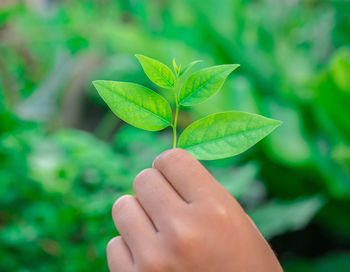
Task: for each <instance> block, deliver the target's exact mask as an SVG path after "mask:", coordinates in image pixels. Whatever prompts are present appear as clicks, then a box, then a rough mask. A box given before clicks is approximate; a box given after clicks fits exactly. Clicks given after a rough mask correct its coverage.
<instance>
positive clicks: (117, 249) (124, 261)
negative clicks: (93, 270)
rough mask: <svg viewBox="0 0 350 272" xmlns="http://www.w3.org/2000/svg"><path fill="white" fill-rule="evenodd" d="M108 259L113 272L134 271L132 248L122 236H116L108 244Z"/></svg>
mask: <svg viewBox="0 0 350 272" xmlns="http://www.w3.org/2000/svg"><path fill="white" fill-rule="evenodd" d="M107 261H108V267H109V270H110V271H111V272H133V271H134V264H133V258H132V255H131V252H130V249H129V248H128V246H127V245H126V244H125V242H124V240H123V238H122V237H121V236H118V237H114V238H113V239H112V240H110V241H109V243H108V245H107Z"/></svg>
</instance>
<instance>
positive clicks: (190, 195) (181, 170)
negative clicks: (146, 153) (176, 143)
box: [153, 148, 219, 202]
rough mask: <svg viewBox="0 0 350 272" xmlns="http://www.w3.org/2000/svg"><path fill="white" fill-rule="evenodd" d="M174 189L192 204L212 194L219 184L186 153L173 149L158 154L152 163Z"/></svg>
mask: <svg viewBox="0 0 350 272" xmlns="http://www.w3.org/2000/svg"><path fill="white" fill-rule="evenodd" d="M153 167H154V168H156V169H158V170H159V171H160V172H161V173H162V174H163V175H164V177H165V178H166V179H167V180H168V181H169V183H170V184H171V185H172V186H173V187H174V189H175V190H176V191H177V192H178V193H179V194H180V195H181V197H182V198H183V199H184V200H185V201H187V202H192V201H194V200H196V199H199V198H203V197H205V196H206V195H208V194H210V193H211V194H212V193H213V190H216V189H218V185H219V183H218V182H217V181H216V180H215V179H214V177H213V176H212V175H211V174H210V173H209V172H208V171H207V169H205V168H204V166H203V165H202V164H201V163H200V162H199V161H197V160H196V159H195V158H194V157H193V156H192V155H191V154H190V153H188V152H187V151H185V150H183V149H180V148H175V149H170V150H167V151H165V152H163V153H162V154H160V155H159V156H158V157H157V158H156V159H155V160H154V162H153Z"/></svg>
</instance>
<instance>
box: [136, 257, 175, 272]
mask: <svg viewBox="0 0 350 272" xmlns="http://www.w3.org/2000/svg"><path fill="white" fill-rule="evenodd" d="M141 271H144V272H166V271H170V266H169V264H168V262H167V259H166V258H162V257H161V256H160V254H155V253H149V252H148V254H147V255H144V256H143V259H142V261H141Z"/></svg>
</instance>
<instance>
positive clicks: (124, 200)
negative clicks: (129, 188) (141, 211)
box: [112, 195, 134, 216]
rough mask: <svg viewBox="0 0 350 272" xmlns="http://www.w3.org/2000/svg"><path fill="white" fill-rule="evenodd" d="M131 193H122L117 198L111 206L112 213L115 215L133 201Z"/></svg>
mask: <svg viewBox="0 0 350 272" xmlns="http://www.w3.org/2000/svg"><path fill="white" fill-rule="evenodd" d="M133 199H134V197H133V196H132V195H123V196H121V197H120V198H118V199H117V200H116V201H115V202H114V204H113V207H112V215H114V216H117V215H118V214H119V213H120V212H121V211H122V210H123V209H125V208H127V206H128V204H129V203H130V202H131V201H133Z"/></svg>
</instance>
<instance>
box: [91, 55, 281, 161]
mask: <svg viewBox="0 0 350 272" xmlns="http://www.w3.org/2000/svg"><path fill="white" fill-rule="evenodd" d="M136 57H137V58H138V60H139V61H140V63H141V64H142V67H143V70H144V71H145V73H146V74H147V76H148V77H149V78H150V79H151V80H152V81H153V82H154V83H156V84H158V85H159V86H161V87H174V88H173V92H174V96H175V102H176V113H175V119H174V123H172V120H171V112H170V106H169V104H168V103H167V102H166V100H164V99H163V98H162V97H161V96H159V95H158V94H156V93H155V92H153V91H151V90H149V89H147V88H145V87H143V86H140V85H137V84H134V83H127V82H116V81H103V80H96V81H94V82H93V84H94V86H95V88H96V89H97V91H98V93H99V94H100V96H101V97H102V98H103V99H104V101H105V102H106V103H107V105H108V106H109V107H110V108H111V110H112V111H113V112H114V113H115V114H116V115H117V116H118V117H119V118H121V119H122V120H124V121H125V122H127V123H129V124H131V125H133V126H135V127H138V128H142V129H145V130H150V131H156V130H161V129H163V128H166V127H167V126H172V127H173V130H174V148H175V147H176V146H177V143H176V128H177V127H176V126H177V115H178V111H179V108H180V106H181V105H183V106H191V105H194V104H198V103H201V102H203V101H204V100H207V99H208V98H210V97H211V96H212V95H214V94H215V93H216V92H218V91H219V90H220V88H221V87H222V85H223V84H224V82H225V79H226V78H227V76H228V75H229V74H230V73H231V72H232V71H233V70H235V69H236V68H237V67H238V66H239V65H237V64H232V65H219V66H213V67H209V68H206V69H203V70H200V71H198V72H196V73H193V74H192V75H191V76H190V77H189V78H188V79H187V80H186V81H185V82H184V83H183V85H182V87H181V90H180V92H179V93H178V89H179V87H178V82H179V81H181V79H182V77H181V76H179V74H180V69H181V68H180V67H181V65H180V66H179V67H178V66H177V64H176V61H175V59H173V67H174V70H175V74H176V79H175V82H176V83H175V85H174V76H173V73H172V72H171V70H170V69H169V68H168V67H167V66H166V65H165V64H163V63H161V62H159V61H157V60H154V59H151V58H149V57H146V56H142V55H136ZM197 62H198V61H193V62H191V63H190V64H189V65H188V66H187V67H185V69H186V70H185V72H186V71H189V69H191V67H192V66H194V65H195V64H196V63H197ZM169 120H170V121H169ZM280 124H281V122H280V121H276V120H272V119H268V118H265V117H262V116H259V115H256V114H249V113H244V112H225V113H217V114H214V115H211V116H208V117H206V118H203V119H201V120H198V121H197V122H194V123H193V124H191V125H190V126H188V127H187V128H186V129H185V130H184V132H183V133H182V134H181V136H180V138H179V145H178V146H179V147H181V148H183V149H185V150H187V151H189V152H190V153H191V154H192V155H193V156H194V157H196V158H197V159H200V160H215V159H222V158H227V157H230V156H234V155H237V154H239V153H242V152H244V151H245V150H247V149H248V148H250V147H251V146H253V145H254V144H256V143H257V142H258V141H260V140H261V139H262V138H264V137H265V136H267V135H268V134H270V133H271V132H272V131H273V130H274V129H275V128H276V127H277V126H279V125H280Z"/></svg>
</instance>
